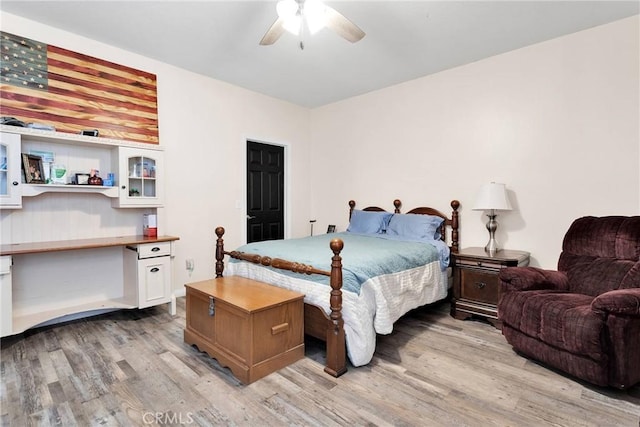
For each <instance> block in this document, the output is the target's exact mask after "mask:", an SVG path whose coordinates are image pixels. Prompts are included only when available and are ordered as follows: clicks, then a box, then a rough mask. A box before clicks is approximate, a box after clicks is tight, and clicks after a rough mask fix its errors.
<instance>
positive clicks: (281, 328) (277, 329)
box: [271, 323, 289, 335]
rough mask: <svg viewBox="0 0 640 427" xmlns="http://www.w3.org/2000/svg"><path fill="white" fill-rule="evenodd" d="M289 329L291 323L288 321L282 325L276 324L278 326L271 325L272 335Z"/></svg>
mask: <svg viewBox="0 0 640 427" xmlns="http://www.w3.org/2000/svg"><path fill="white" fill-rule="evenodd" d="M288 330H289V324H288V323H282V324H280V325H276V326H272V327H271V335H276V334H280V333H282V332H286V331H288Z"/></svg>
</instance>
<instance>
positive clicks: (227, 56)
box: [0, 0, 640, 108]
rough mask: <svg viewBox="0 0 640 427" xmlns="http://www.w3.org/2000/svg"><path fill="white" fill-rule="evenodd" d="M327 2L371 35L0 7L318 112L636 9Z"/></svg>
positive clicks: (143, 0) (143, 4) (180, 5)
mask: <svg viewBox="0 0 640 427" xmlns="http://www.w3.org/2000/svg"><path fill="white" fill-rule="evenodd" d="M326 4H328V5H330V6H332V7H333V8H334V9H336V10H337V11H339V12H340V13H342V14H343V15H344V16H346V17H347V18H348V19H350V20H351V21H353V22H354V23H355V24H357V25H358V26H359V27H360V28H361V29H362V30H364V31H365V32H366V34H367V35H366V36H365V37H364V39H362V40H361V41H360V42H358V43H355V44H351V43H349V42H347V41H346V40H344V39H342V38H340V37H339V36H337V35H336V34H334V33H333V32H331V31H330V30H327V29H324V30H322V31H320V32H319V33H318V34H316V35H314V36H312V37H308V38H306V39H305V49H304V50H300V48H299V47H298V43H299V40H298V39H297V38H296V37H295V36H293V35H290V34H288V33H285V34H284V35H283V36H282V37H281V38H280V40H278V41H277V42H276V43H275V44H274V45H272V46H259V45H258V42H259V41H260V39H261V38H262V36H263V35H264V33H265V32H266V30H267V29H268V28H269V26H270V25H271V24H272V23H273V22H274V21H275V19H276V17H277V15H276V11H275V5H276V1H243V0H236V1H213V0H208V1H207V0H201V1H166V0H159V1H158V0H156V1H153V0H151V1H150V0H138V1H113V0H112V1H100V0H84V1H64V0H55V1H25V0H22V1H12V0H2V2H1V3H0V10H2V11H5V12H9V13H12V14H14V15H19V16H23V17H25V18H28V19H31V20H34V21H38V22H41V23H44V24H47V25H50V26H53V27H57V28H61V29H64V30H67V31H69V32H72V33H75V34H79V35H82V36H86V37H88V38H91V39H94V40H97V41H101V42H104V43H107V44H110V45H113V46H117V47H119V48H122V49H125V50H127V51H130V52H135V53H138V54H141V55H144V56H147V57H150V58H154V59H157V60H159V61H162V62H165V63H168V64H173V65H176V66H178V67H181V68H184V69H187V70H191V71H194V72H196V73H200V74H203V75H206V76H210V77H213V78H215V79H218V80H222V81H226V82H229V83H232V84H234V85H237V86H241V87H244V88H247V89H250V90H253V91H256V92H260V93H263V94H266V95H269V96H273V97H275V98H280V99H283V100H287V101H290V102H292V103H295V104H298V105H301V106H304V107H310V108H313V107H317V106H321V105H325V104H328V103H331V102H335V101H339V100H342V99H345V98H349V97H352V96H355V95H359V94H363V93H366V92H370V91H372V90H376V89H380V88H383V87H387V86H391V85H394V84H397V83H401V82H403V81H407V80H411V79H415V78H418V77H422V76H426V75H428V74H431V73H436V72H438V71H442V70H445V69H448V68H452V67H456V66H459V65H463V64H467V63H470V62H473V61H477V60H480V59H482V58H486V57H489V56H492V55H496V54H500V53H503V52H507V51H510V50H514V49H518V48H520V47H524V46H527V45H531V44H534V43H538V42H541V41H544V40H549V39H551V38H555V37H558V36H561V35H565V34H570V33H573V32H576V31H580V30H583V29H587V28H591V27H594V26H597V25H601V24H604V23H608V22H612V21H615V20H618V19H622V18H625V17H629V16H632V15H636V14H638V13H640V2H638V1H637V0H636V1H575V0H569V1H540V0H538V1H504V0H503V1H466V2H458V1H360V0H356V1H329V0H327V1H326ZM18 35H22V34H18ZM41 41H42V42H44V43H46V42H47V40H41ZM61 47H65V46H61ZM84 53H87V52H84ZM124 65H126V64H124Z"/></svg>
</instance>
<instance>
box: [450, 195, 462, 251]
mask: <svg viewBox="0 0 640 427" xmlns="http://www.w3.org/2000/svg"><path fill="white" fill-rule="evenodd" d="M459 207H460V202H459V201H457V200H452V201H451V208H452V209H453V212H451V250H452V251H453V252H454V253H457V252H458V239H459V236H458V208H459Z"/></svg>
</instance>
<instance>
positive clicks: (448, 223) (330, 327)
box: [215, 199, 460, 377]
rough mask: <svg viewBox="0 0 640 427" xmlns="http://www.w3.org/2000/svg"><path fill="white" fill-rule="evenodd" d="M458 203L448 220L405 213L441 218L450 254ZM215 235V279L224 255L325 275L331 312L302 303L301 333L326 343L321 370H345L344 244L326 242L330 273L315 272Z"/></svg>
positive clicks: (421, 210)
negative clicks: (230, 247) (231, 245)
mask: <svg viewBox="0 0 640 427" xmlns="http://www.w3.org/2000/svg"><path fill="white" fill-rule="evenodd" d="M355 206H356V202H355V201H353V200H350V201H349V219H351V214H352V213H353V210H354V209H355ZM393 206H394V207H395V210H394V212H395V213H400V207H401V206H402V202H400V200H398V199H396V200H394V201H393ZM459 207H460V202H459V201H457V200H452V201H451V208H452V209H453V211H452V212H451V218H448V217H447V216H446V215H445V214H443V213H442V212H440V211H438V210H437V209H433V208H429V207H418V208H415V209H412V210H410V211H409V212H407V213H408V214H418V215H435V216H439V217H441V218H443V219H444V222H443V225H442V226H443V227H444V228H445V230H443V232H442V233H441V234H442V240H445V241H446V235H447V233H446V227H450V228H451V244H450V245H449V246H450V248H451V252H452V253H456V252H458V247H459V244H458V239H459V231H458V228H459V219H458V208H459ZM363 210H365V211H377V212H384V211H385V210H384V209H382V208H379V207H377V206H369V207H367V208H364V209H363ZM215 232H216V236H217V237H218V238H217V240H216V278H218V277H222V273H223V271H224V256H225V255H228V256H230V257H231V258H235V259H239V260H243V261H248V262H252V263H254V264H261V265H264V266H267V267H273V268H278V269H282V270H288V271H293V272H296V273H301V274H320V275H324V276H328V277H329V278H330V279H329V280H330V281H329V283H330V285H331V295H330V298H329V304H330V308H331V313H330V315H329V316H327V314H326V313H325V312H324V310H323V309H322V308H320V307H318V306H315V305H312V304H308V303H305V304H304V333H305V334H306V335H310V336H312V337H315V338H318V339H320V340H322V341H325V343H326V366H325V368H324V371H325V372H326V373H328V374H329V375H332V376H334V377H339V376H340V375H342V374H344V373H345V372H346V371H347V352H346V342H345V335H344V320H343V319H342V258H341V257H340V252H341V251H342V248H343V247H344V243H343V242H342V240H340V239H333V240H331V242H330V243H329V247H330V248H331V251H332V252H333V257H332V258H331V271H325V270H318V269H316V268H314V267H313V266H310V265H306V264H301V263H297V262H292V261H287V260H283V259H279V258H270V257H267V256H260V255H256V254H247V253H244V252H238V251H230V252H227V251H225V250H224V240H223V238H222V236H223V235H224V232H225V230H224V228H223V227H217V228H216V230H215Z"/></svg>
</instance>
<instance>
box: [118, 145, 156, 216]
mask: <svg viewBox="0 0 640 427" xmlns="http://www.w3.org/2000/svg"><path fill="white" fill-rule="evenodd" d="M163 154H164V153H163V152H162V151H157V150H145V149H138V148H131V147H121V148H120V150H119V157H120V160H119V164H120V168H119V169H120V170H119V176H120V179H119V181H120V182H119V186H120V197H119V203H118V206H119V207H129V206H130V207H143V206H149V207H154V206H161V205H162V186H161V185H160V183H161V181H160V174H161V173H162V165H163V163H162V155H163Z"/></svg>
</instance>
